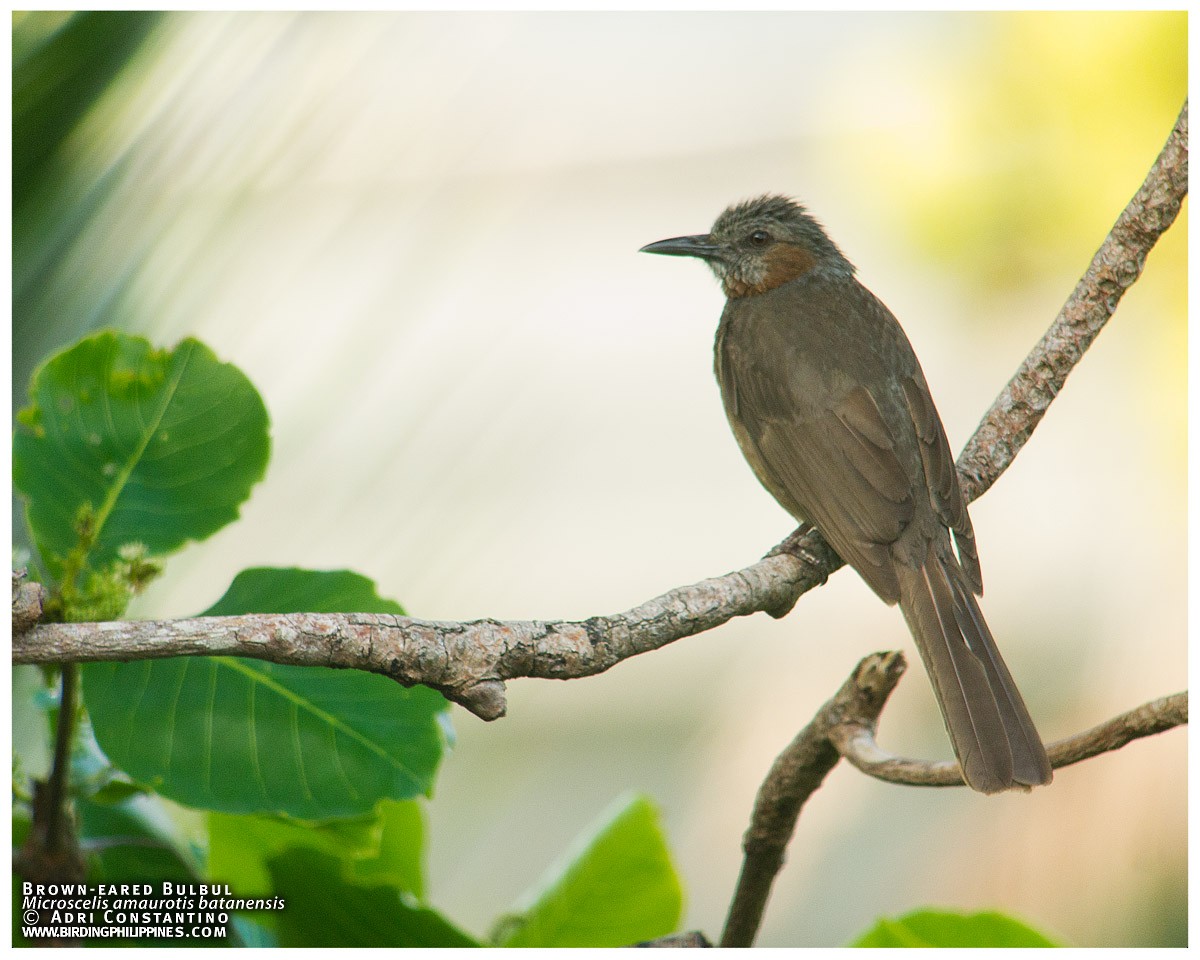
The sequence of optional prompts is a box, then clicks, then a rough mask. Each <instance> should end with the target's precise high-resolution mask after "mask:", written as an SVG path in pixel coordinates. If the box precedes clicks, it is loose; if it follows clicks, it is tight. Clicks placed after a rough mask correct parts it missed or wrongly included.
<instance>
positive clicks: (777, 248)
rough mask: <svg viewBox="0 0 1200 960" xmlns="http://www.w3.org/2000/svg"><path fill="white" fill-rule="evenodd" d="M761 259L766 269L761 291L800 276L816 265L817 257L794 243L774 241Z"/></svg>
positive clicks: (763, 291) (772, 288)
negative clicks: (764, 262)
mask: <svg viewBox="0 0 1200 960" xmlns="http://www.w3.org/2000/svg"><path fill="white" fill-rule="evenodd" d="M763 259H764V260H765V261H766V265H767V270H766V274H765V275H764V276H763V280H762V283H761V284H760V286H761V290H760V291H759V292H761V293H766V292H767V291H768V290H774V289H775V288H776V287H779V286H782V285H783V284H785V283H788V282H789V281H791V280H795V279H796V278H797V277H802V276H804V275H805V274H806V273H808V271H809V270H811V269H812V268H813V267H815V266H816V265H817V258H816V257H815V256H813V255H812V253H811V252H809V251H808V250H807V249H805V248H804V247H801V246H798V245H797V244H794V243H776V244H775V245H774V246H772V247H771V249H770V250H768V251H767V253H766V255H765V256H764V258H763Z"/></svg>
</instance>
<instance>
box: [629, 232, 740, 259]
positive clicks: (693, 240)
mask: <svg viewBox="0 0 1200 960" xmlns="http://www.w3.org/2000/svg"><path fill="white" fill-rule="evenodd" d="M638 252H639V253H662V254H665V255H666V256H668V257H699V258H700V259H701V260H721V259H723V257H722V253H721V247H720V245H719V244H716V243H714V242H713V238H712V236H711V235H709V234H707V233H702V234H697V235H696V236H693V237H672V238H671V239H670V240H659V241H658V242H657V243H648V244H646V245H645V246H644V247H642V249H641V250H640V251H638Z"/></svg>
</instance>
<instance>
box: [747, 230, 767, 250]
mask: <svg viewBox="0 0 1200 960" xmlns="http://www.w3.org/2000/svg"><path fill="white" fill-rule="evenodd" d="M749 240H750V243H751V245H752V246H755V247H765V246H766V245H767V244H768V243H769V242H770V240H771V235H770V234H769V233H767V231H766V230H755V231H754V232H753V233H752V234H750V237H749Z"/></svg>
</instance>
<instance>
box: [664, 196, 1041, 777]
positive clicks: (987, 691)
mask: <svg viewBox="0 0 1200 960" xmlns="http://www.w3.org/2000/svg"><path fill="white" fill-rule="evenodd" d="M642 250H643V251H645V252H646V253H662V254H669V255H672V256H683V257H699V258H700V259H701V260H704V261H705V262H706V263H707V264H708V265H709V266H710V267H711V268H712V270H713V272H714V273H715V274H716V275H717V279H718V280H720V282H721V285H722V287H723V288H724V290H725V296H726V297H727V301H726V304H725V311H724V312H723V313H722V314H721V322H720V325H719V326H718V327H717V341H716V374H717V382H718V383H719V384H720V387H721V397H722V399H723V401H724V404H725V413H726V415H727V416H728V417H729V424H730V426H731V427H732V428H733V433H734V435H735V436H736V437H737V441H738V444H739V446H740V447H741V448H742V453H743V454H744V455H745V457H746V459H747V460H748V461H749V462H750V466H751V467H752V468H753V469H754V472H755V474H757V476H758V479H759V480H760V481H761V482H762V484H763V486H764V487H766V488H767V490H769V491H770V492H771V494H772V495H773V496H774V497H775V499H776V500H778V501H779V503H780V504H781V505H782V506H783V507H784V509H786V510H787V511H788V512H789V513H790V514H791V515H792V516H793V517H795V518H796V519H797V520H799V521H801V522H809V523H812V524H813V525H815V526H816V528H817V529H818V530H820V532H821V534H822V535H823V536H824V537H825V539H826V540H827V541H828V542H829V544H830V546H832V547H833V548H834V549H835V550H836V551H837V552H838V554H839V555H840V556H841V558H842V559H843V560H845V561H846V562H847V563H848V564H850V566H852V567H853V568H854V569H855V570H857V571H858V573H859V575H860V576H862V578H863V579H864V580H866V581H867V583H868V584H869V585H870V587H871V589H872V590H874V591H875V592H876V593H877V594H879V596H880V597H882V598H883V600H884V601H886V602H887V603H888V604H889V605H890V604H895V603H899V604H900V609H901V610H902V611H903V613H904V618H905V620H906V621H907V622H908V627H909V629H910V630H911V631H912V635H913V638H914V639H915V640H916V643H917V649H918V650H919V651H920V653H921V658H922V659H923V660H924V662H925V668H926V670H927V671H928V673H929V677H930V680H931V681H932V682H933V689H934V693H935V694H936V695H937V699H938V703H939V705H940V706H941V709H942V716H943V717H944V718H945V721H946V729H947V730H948V732H949V734H950V741H951V743H952V744H953V746H954V752H955V755H956V756H957V757H958V761H959V765H960V766H961V768H962V771H963V776H964V778H965V779H966V781H967V783H968V784H969V785H970V786H971V787H972V788H974V789H975V790H979V791H981V792H983V793H995V792H997V791H1000V790H1006V789H1009V788H1013V787H1018V788H1020V787H1030V786H1034V785H1036V784H1042V783H1049V782H1050V777H1051V771H1050V762H1049V760H1048V759H1047V757H1046V750H1045V748H1044V747H1043V746H1042V741H1041V738H1040V737H1039V736H1038V732H1037V730H1036V729H1035V727H1034V725H1033V721H1032V720H1030V718H1029V712H1028V711H1027V710H1026V708H1025V704H1024V702H1023V701H1022V700H1021V694H1020V693H1019V692H1018V691H1017V687H1016V684H1015V683H1014V682H1013V679H1012V676H1011V674H1009V672H1008V668H1007V667H1005V665H1004V661H1003V660H1002V659H1001V658H1000V651H999V650H997V649H996V642H995V641H994V640H993V639H992V634H991V631H990V630H989V629H988V626H987V624H986V623H985V622H984V619H983V614H982V613H981V612H980V610H979V604H978V602H977V601H976V599H975V597H976V595H977V594H978V595H981V594H982V593H983V581H982V579H981V577H980V570H979V557H978V554H977V553H976V550H975V535H974V533H973V532H972V529H971V518H970V517H969V516H968V515H967V507H966V501H965V500H964V498H963V494H962V490H961V489H960V487H959V482H958V474H957V472H956V470H955V467H954V458H953V456H952V455H951V453H950V447H949V444H948V443H947V441H946V433H945V431H944V429H943V428H942V422H941V418H940V417H939V416H938V412H937V409H936V408H935V407H934V405H933V398H932V397H931V396H930V394H929V387H928V385H927V384H926V383H925V376H924V374H923V373H922V372H921V367H920V364H918V363H917V358H916V355H915V354H914V353H913V349H912V346H911V345H910V344H909V342H908V338H907V337H906V336H905V335H904V331H903V330H902V329H901V328H900V324H899V323H898V322H897V320H896V318H895V317H894V316H892V314H891V311H889V310H888V308H887V307H885V306H884V305H883V304H882V303H881V302H880V301H879V300H878V299H876V297H875V296H874V294H872V293H871V291H869V290H868V289H867V288H866V287H864V286H863V285H862V284H861V283H859V282H858V280H857V279H855V276H854V266H853V265H852V264H851V263H850V261H849V260H847V259H846V257H845V256H844V255H843V254H842V252H841V250H839V249H838V248H837V246H836V245H835V244H834V243H833V241H832V240H830V239H829V237H828V236H826V234H825V231H824V229H822V227H821V225H820V224H819V223H818V222H817V221H816V220H815V219H813V218H812V217H811V216H810V215H809V214H808V213H807V212H806V210H805V209H804V208H803V207H802V206H800V205H799V204H798V203H795V202H794V201H792V200H789V199H788V198H786V197H780V196H764V197H759V198H757V199H754V200H749V201H747V202H745V203H740V204H737V205H735V206H732V207H730V208H729V209H727V210H726V211H725V212H724V213H722V214H721V215H720V216H719V217H718V218H717V220H716V222H715V223H714V224H713V227H712V230H711V232H709V233H707V234H701V235H698V236H688V237H675V238H673V239H670V240H660V241H659V242H657V243H651V244H649V245H647V246H645V247H642ZM951 535H953V542H954V546H952V545H951ZM955 548H957V550H956V549H955Z"/></svg>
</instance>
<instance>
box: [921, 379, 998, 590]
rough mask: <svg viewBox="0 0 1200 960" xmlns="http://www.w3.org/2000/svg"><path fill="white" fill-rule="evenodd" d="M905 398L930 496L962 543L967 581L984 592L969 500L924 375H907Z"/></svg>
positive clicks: (940, 518) (937, 512) (955, 540)
mask: <svg viewBox="0 0 1200 960" xmlns="http://www.w3.org/2000/svg"><path fill="white" fill-rule="evenodd" d="M902 386H903V387H904V398H905V400H906V401H907V402H908V412H909V415H910V416H911V417H912V421H913V426H915V427H916V430H917V437H918V438H919V439H920V441H921V443H920V450H921V463H922V465H923V466H924V468H925V477H926V480H927V482H928V484H929V498H930V502H931V504H932V506H933V509H934V511H935V513H936V514H937V517H938V519H939V520H940V521H941V522H942V523H943V524H945V525H946V526H947V527H949V528H950V529H951V530H953V531H954V542H955V544H956V545H957V546H958V559H959V562H960V564H961V565H962V568H963V573H964V574H966V577H967V582H968V583H969V584H970V585H971V588H972V589H973V590H974V592H975V593H979V594H981V593H983V576H982V573H981V571H980V569H979V553H978V551H977V550H976V549H975V531H974V530H973V528H972V527H971V515H970V514H969V513H967V503H966V499H965V498H964V497H963V493H962V487H961V486H960V485H959V482H958V469H957V468H956V467H955V465H954V456H953V454H951V453H950V444H949V442H948V441H947V440H946V430H945V428H944V427H943V426H942V418H941V417H939V416H938V412H937V409H936V408H935V407H934V405H933V398H932V397H931V396H930V394H929V387H928V386H926V384H925V382H924V378H923V377H922V378H921V379H920V380H919V381H918V380H917V379H915V378H912V377H908V378H906V379H905V380H904V381H903V383H902Z"/></svg>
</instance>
